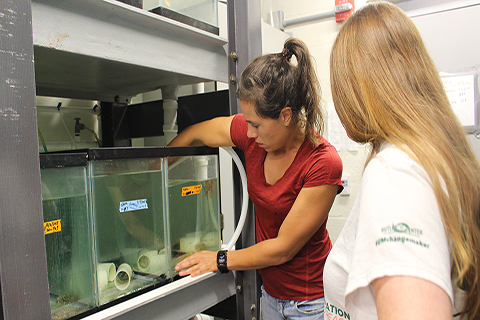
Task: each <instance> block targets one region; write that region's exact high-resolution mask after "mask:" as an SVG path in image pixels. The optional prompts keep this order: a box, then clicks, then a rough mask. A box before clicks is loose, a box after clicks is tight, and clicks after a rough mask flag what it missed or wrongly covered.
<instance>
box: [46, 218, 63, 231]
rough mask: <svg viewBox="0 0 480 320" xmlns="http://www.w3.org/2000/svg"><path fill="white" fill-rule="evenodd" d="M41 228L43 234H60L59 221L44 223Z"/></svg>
mask: <svg viewBox="0 0 480 320" xmlns="http://www.w3.org/2000/svg"><path fill="white" fill-rule="evenodd" d="M43 228H44V229H45V234H49V233H54V232H60V231H62V222H61V220H60V219H58V220H53V221H48V222H44V223H43Z"/></svg>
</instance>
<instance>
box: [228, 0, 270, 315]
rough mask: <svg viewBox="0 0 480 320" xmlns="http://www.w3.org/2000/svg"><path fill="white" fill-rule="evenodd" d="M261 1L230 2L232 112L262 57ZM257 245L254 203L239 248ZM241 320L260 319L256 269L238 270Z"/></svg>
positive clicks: (236, 109) (237, 206)
mask: <svg viewBox="0 0 480 320" xmlns="http://www.w3.org/2000/svg"><path fill="white" fill-rule="evenodd" d="M260 9H261V5H260V0H229V1H228V2H227V10H228V50H229V51H228V54H229V59H228V72H229V94H230V113H231V114H236V113H239V112H241V109H240V104H239V102H238V100H237V97H236V89H237V79H238V78H239V77H240V75H241V73H242V71H243V70H244V69H245V67H246V66H247V65H248V64H249V63H250V61H252V60H253V59H254V58H256V57H257V56H259V55H261V54H262V37H261V31H262V30H261V10H260ZM234 183H235V220H236V221H238V219H239V214H240V207H241V199H240V195H241V192H240V190H239V188H240V177H239V175H238V172H237V171H234ZM253 244H255V213H254V210H253V205H252V203H250V205H249V209H248V216H247V220H246V221H245V225H244V228H243V232H242V234H241V237H240V238H239V240H238V241H237V244H236V248H237V249H240V248H245V247H248V246H251V245H253ZM235 275H236V277H235V284H236V288H237V319H239V320H241V319H245V320H256V319H259V318H260V317H259V314H260V313H259V311H260V282H261V281H260V278H259V276H258V273H257V271H256V270H251V271H237V272H236V274H235Z"/></svg>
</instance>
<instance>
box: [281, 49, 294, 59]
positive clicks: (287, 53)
mask: <svg viewBox="0 0 480 320" xmlns="http://www.w3.org/2000/svg"><path fill="white" fill-rule="evenodd" d="M292 55H293V53H292V52H291V51H290V50H288V49H287V48H283V50H282V56H283V57H284V58H285V59H287V61H288V62H290V59H292Z"/></svg>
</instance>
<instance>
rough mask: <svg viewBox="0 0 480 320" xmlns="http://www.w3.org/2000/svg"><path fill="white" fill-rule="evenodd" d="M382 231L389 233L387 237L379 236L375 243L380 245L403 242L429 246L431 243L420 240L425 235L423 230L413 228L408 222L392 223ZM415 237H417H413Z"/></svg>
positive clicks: (385, 233)
mask: <svg viewBox="0 0 480 320" xmlns="http://www.w3.org/2000/svg"><path fill="white" fill-rule="evenodd" d="M381 231H382V233H383V234H384V235H388V236H386V237H382V238H379V239H377V240H376V241H375V245H377V246H379V245H381V244H383V243H386V242H401V243H413V244H416V245H418V246H421V247H425V248H428V247H430V245H429V244H427V243H424V242H422V241H421V240H420V238H421V237H422V235H423V231H422V230H421V229H417V228H411V227H410V226H409V225H408V224H406V223H403V222H400V223H392V225H390V226H386V227H383V228H382V230H381ZM411 237H415V238H416V239H412V238H411Z"/></svg>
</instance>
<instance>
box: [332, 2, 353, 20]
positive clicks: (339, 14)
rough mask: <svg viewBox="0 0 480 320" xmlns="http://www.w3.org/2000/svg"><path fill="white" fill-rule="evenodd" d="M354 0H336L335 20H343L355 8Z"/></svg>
mask: <svg viewBox="0 0 480 320" xmlns="http://www.w3.org/2000/svg"><path fill="white" fill-rule="evenodd" d="M353 1H354V0H335V20H336V21H337V22H343V21H344V20H345V19H347V18H348V17H350V15H351V14H352V13H353V11H354V10H355V5H354V3H353Z"/></svg>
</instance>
